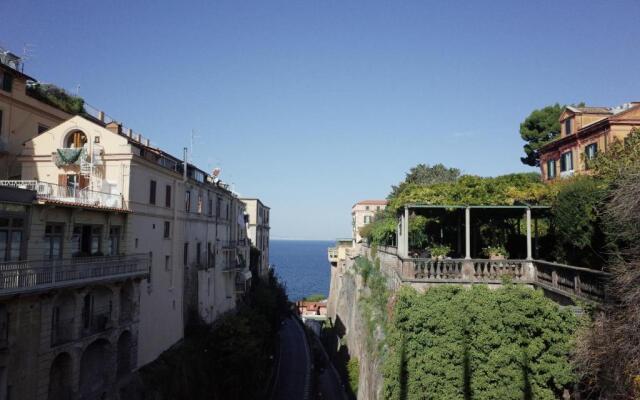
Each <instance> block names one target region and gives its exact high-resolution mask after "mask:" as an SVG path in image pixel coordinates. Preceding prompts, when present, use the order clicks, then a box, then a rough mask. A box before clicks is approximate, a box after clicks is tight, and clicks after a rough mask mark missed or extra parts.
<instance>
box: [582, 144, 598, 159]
mask: <svg viewBox="0 0 640 400" xmlns="http://www.w3.org/2000/svg"><path fill="white" fill-rule="evenodd" d="M584 153H585V156H586V158H587V160H593V159H594V158H596V156H597V155H598V143H591V144H590V145H588V146H587V147H585V149H584Z"/></svg>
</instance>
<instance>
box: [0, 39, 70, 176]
mask: <svg viewBox="0 0 640 400" xmlns="http://www.w3.org/2000/svg"><path fill="white" fill-rule="evenodd" d="M20 67H21V60H20V58H19V57H17V56H16V55H14V54H12V53H10V52H8V51H5V50H3V49H1V48H0V179H9V178H11V179H17V178H19V177H20V165H19V163H18V161H17V160H16V158H17V156H18V155H19V154H21V153H22V149H23V144H24V143H25V142H26V141H27V140H29V139H31V138H33V137H35V136H38V135H40V134H41V133H43V132H45V131H47V130H48V129H49V128H52V127H54V126H56V125H58V124H60V123H61V122H63V121H65V120H67V119H69V118H71V117H72V115H71V114H69V113H66V112H64V111H62V110H60V109H58V108H56V107H53V106H51V105H49V104H46V103H45V102H43V101H41V100H38V99H37V98H36V97H34V94H35V93H36V91H35V90H33V89H30V88H29V87H28V86H30V87H33V85H29V84H33V83H35V82H36V79H34V78H32V77H30V76H29V75H26V74H24V73H22V72H21V70H20Z"/></svg>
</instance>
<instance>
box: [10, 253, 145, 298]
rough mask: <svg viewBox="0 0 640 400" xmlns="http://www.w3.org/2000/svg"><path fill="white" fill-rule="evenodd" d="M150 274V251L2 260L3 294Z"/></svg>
mask: <svg viewBox="0 0 640 400" xmlns="http://www.w3.org/2000/svg"><path fill="white" fill-rule="evenodd" d="M148 274H149V255H148V254H131V255H125V256H106V257H102V256H96V257H77V258H69V259H48V260H28V261H9V262H2V263H0V295H4V294H14V293H23V292H30V291H37V290H45V289H48V288H53V287H62V286H72V285H77V284H84V283H90V282H96V281H104V280H110V279H114V278H119V277H145V276H147V275H148Z"/></svg>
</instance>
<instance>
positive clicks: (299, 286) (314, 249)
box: [269, 240, 335, 301]
mask: <svg viewBox="0 0 640 400" xmlns="http://www.w3.org/2000/svg"><path fill="white" fill-rule="evenodd" d="M333 246H335V242H333V241H325V240H271V241H270V242H269V262H270V263H271V265H273V266H274V268H275V271H276V275H278V277H279V278H280V280H281V281H282V282H284V283H285V285H286V286H287V294H288V295H289V300H290V301H296V300H300V299H302V298H303V297H305V296H308V295H311V294H316V293H320V294H324V295H325V296H328V295H329V281H330V279H331V270H330V268H331V266H330V265H329V260H328V259H327V248H328V247H333Z"/></svg>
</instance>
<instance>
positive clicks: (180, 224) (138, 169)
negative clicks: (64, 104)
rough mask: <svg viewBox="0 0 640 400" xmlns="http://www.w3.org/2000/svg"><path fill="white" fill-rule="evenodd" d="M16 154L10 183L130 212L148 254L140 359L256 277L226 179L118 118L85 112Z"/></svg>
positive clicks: (132, 230)
mask: <svg viewBox="0 0 640 400" xmlns="http://www.w3.org/2000/svg"><path fill="white" fill-rule="evenodd" d="M18 162H20V163H21V165H22V173H21V177H22V181H19V183H16V182H15V181H10V182H8V183H6V184H14V185H16V184H20V185H22V186H24V187H28V188H32V189H34V190H36V192H37V193H38V195H39V196H41V197H45V198H51V199H54V200H52V201H61V200H60V199H63V200H68V201H71V202H75V203H77V204H78V205H80V206H81V207H90V206H94V205H100V206H102V207H106V208H122V209H124V210H126V211H127V215H128V217H127V219H126V226H124V227H123V231H124V232H125V235H124V236H123V238H122V240H123V241H125V243H126V248H127V249H129V251H130V252H132V253H142V254H147V255H148V256H149V259H150V261H149V262H150V269H149V274H148V276H146V277H145V279H144V280H143V281H142V283H141V287H140V311H139V313H140V323H139V328H138V337H139V341H138V346H137V360H138V365H144V364H146V363H148V362H150V361H153V360H154V359H155V358H157V357H158V356H159V355H160V354H161V353H162V352H163V351H164V350H166V349H168V348H169V347H170V346H172V345H173V344H175V343H176V342H178V341H179V340H180V339H182V337H183V334H184V325H185V323H186V322H187V321H188V316H189V315H191V314H193V313H192V311H191V310H194V309H195V310H196V311H197V313H196V315H197V314H198V313H199V314H200V315H199V316H200V317H201V318H202V319H204V320H205V321H209V322H210V321H212V320H213V319H215V316H217V315H220V314H221V313H224V312H226V311H228V310H230V309H232V308H233V307H235V304H236V301H237V299H238V298H239V295H241V293H242V290H244V288H246V282H247V280H248V279H249V277H250V273H249V272H248V271H249V269H248V265H247V263H248V259H249V254H248V253H249V249H248V245H247V244H246V226H245V225H244V214H243V213H244V211H243V210H244V208H243V205H242V204H241V202H240V201H239V200H238V198H237V196H236V195H234V194H233V193H232V192H231V191H229V190H228V188H227V187H226V185H224V184H222V183H221V182H219V181H217V180H214V179H213V178H212V177H211V176H210V175H208V174H206V173H205V172H204V171H202V170H199V169H198V168H196V167H195V166H193V165H191V164H188V163H185V161H183V160H180V159H178V158H176V157H174V156H172V155H170V154H168V153H166V152H163V151H162V150H160V149H158V148H154V147H152V146H151V145H150V142H149V140H148V139H145V138H143V137H142V136H140V135H138V134H135V133H133V132H132V131H131V130H130V129H123V127H122V125H120V124H119V123H117V122H114V121H111V122H109V123H106V121H93V120H89V119H86V118H84V117H80V116H76V117H73V118H71V119H69V120H67V121H65V122H63V123H61V124H59V125H57V126H55V127H52V128H51V129H49V130H48V131H47V132H44V133H42V134H40V135H38V136H35V137H34V138H32V139H31V140H29V141H27V142H26V143H25V146H24V149H23V151H22V154H21V155H20V156H19V157H18ZM185 166H186V167H185ZM241 221H242V223H241Z"/></svg>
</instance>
